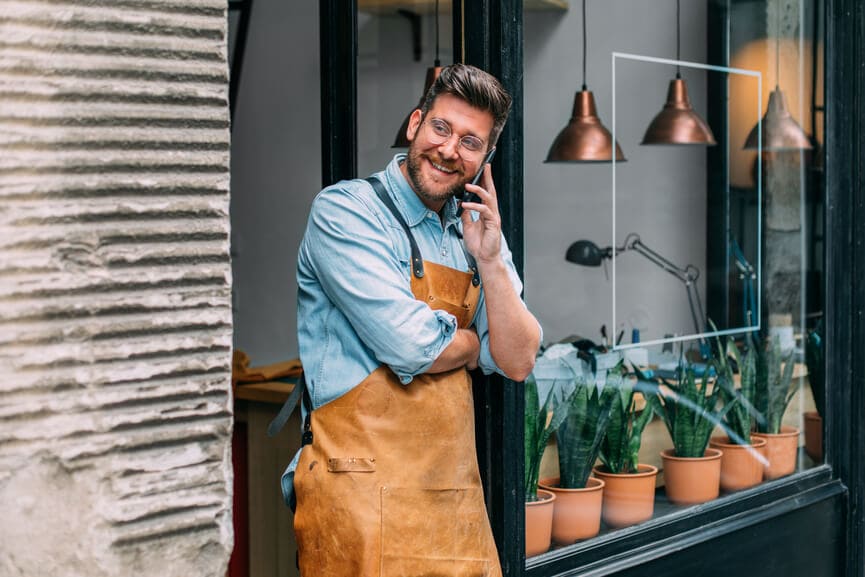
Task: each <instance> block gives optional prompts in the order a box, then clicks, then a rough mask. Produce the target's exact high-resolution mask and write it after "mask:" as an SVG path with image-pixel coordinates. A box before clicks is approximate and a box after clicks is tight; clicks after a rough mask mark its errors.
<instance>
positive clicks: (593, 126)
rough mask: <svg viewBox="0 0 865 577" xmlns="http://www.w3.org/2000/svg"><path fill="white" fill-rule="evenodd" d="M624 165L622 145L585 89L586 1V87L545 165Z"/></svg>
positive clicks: (584, 0) (584, 7)
mask: <svg viewBox="0 0 865 577" xmlns="http://www.w3.org/2000/svg"><path fill="white" fill-rule="evenodd" d="M613 146H615V149H616V162H624V161H625V155H624V154H622V149H621V147H619V143H618V142H616V143H615V144H614V143H613V136H612V134H610V131H609V130H607V128H606V127H605V126H604V125H603V123H602V122H601V119H600V118H598V110H597V107H596V106H595V96H594V95H593V94H592V93H591V91H589V90H588V89H587V87H586V0H583V87H582V90H580V91H579V92H577V94H576V96H575V97H574V109H573V112H572V114H571V119H570V121H569V122H568V124H567V126H565V127H564V128H563V129H562V131H561V132H559V134H558V136H556V139H555V140H554V141H553V145H552V146H551V147H550V151H549V153H548V154H547V159H546V161H545V162H612V160H613Z"/></svg>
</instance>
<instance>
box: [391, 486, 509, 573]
mask: <svg viewBox="0 0 865 577" xmlns="http://www.w3.org/2000/svg"><path fill="white" fill-rule="evenodd" d="M381 542H382V558H381V577H403V576H405V575H423V576H424V577H489V576H490V575H491V574H492V573H491V566H492V561H491V559H490V555H491V550H494V549H492V533H491V532H490V528H489V521H488V520H487V514H486V508H485V507H484V501H483V494H482V492H481V489H479V488H467V489H415V488H399V487H382V489H381Z"/></svg>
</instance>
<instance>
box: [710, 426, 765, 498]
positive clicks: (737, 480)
mask: <svg viewBox="0 0 865 577" xmlns="http://www.w3.org/2000/svg"><path fill="white" fill-rule="evenodd" d="M709 446H710V447H713V448H715V449H721V453H722V455H721V490H723V491H726V492H728V493H731V492H733V491H741V490H742V489H747V488H748V487H753V486H754V485H759V484H760V483H761V482H762V481H763V461H762V460H761V458H762V459H763V460H765V459H766V439H763V438H760V437H753V438H752V439H751V444H750V445H736V444H735V443H731V442H730V438H729V437H727V436H722V437H712V439H711V441H709Z"/></svg>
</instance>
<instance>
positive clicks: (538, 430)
mask: <svg viewBox="0 0 865 577" xmlns="http://www.w3.org/2000/svg"><path fill="white" fill-rule="evenodd" d="M524 390H525V401H526V405H525V410H524V421H525V440H524V444H525V459H526V471H525V497H526V502H532V501H537V500H538V475H539V474H540V469H541V458H542V457H543V456H544V449H545V448H546V446H547V441H548V440H549V438H550V435H551V434H552V433H553V431H554V430H556V428H557V427H558V426H559V424H560V423H561V422H562V421H563V420H564V418H565V416H567V410H568V406H567V404H566V403H564V402H557V401H556V398H555V395H554V391H553V390H551V391H550V392H549V394H548V395H547V399H546V400H545V401H544V404H543V406H540V399H539V398H538V384H537V381H535V378H534V376H532V375H529V378H528V379H526V382H525V385H524Z"/></svg>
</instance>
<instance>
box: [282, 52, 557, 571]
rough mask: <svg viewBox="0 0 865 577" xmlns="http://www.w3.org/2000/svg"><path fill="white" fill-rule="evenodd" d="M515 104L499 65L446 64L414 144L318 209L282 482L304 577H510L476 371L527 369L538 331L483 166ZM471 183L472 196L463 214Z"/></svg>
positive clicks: (301, 302)
mask: <svg viewBox="0 0 865 577" xmlns="http://www.w3.org/2000/svg"><path fill="white" fill-rule="evenodd" d="M510 101H511V99H510V97H509V96H508V94H507V93H506V92H505V90H504V89H503V88H502V86H501V84H500V83H499V82H498V81H497V80H496V79H495V78H493V77H492V76H490V75H489V74H487V73H485V72H483V71H481V70H479V69H477V68H474V67H471V66H466V65H462V64H455V65H453V66H448V67H446V68H444V69H443V70H442V73H441V75H440V76H439V78H438V79H437V80H436V82H435V83H434V84H433V86H432V87H431V88H430V91H429V93H428V94H427V96H426V99H425V101H424V104H423V106H422V108H420V109H418V110H415V111H414V112H413V113H412V115H411V119H410V122H409V125H408V129H407V137H408V140H409V141H410V142H411V146H410V147H409V151H408V155H403V154H398V155H396V156H395V157H394V159H393V160H392V161H391V163H390V164H389V165H388V166H387V168H385V170H383V171H382V172H379V173H376V174H374V175H373V176H372V177H370V178H369V179H366V180H352V181H343V182H340V183H337V184H335V185H333V186H331V187H328V188H326V189H324V190H323V191H321V193H320V194H319V195H318V196H317V197H316V199H315V201H314V203H313V206H312V210H311V213H310V217H309V222H308V225H307V230H306V234H305V236H304V239H303V242H302V243H301V247H300V252H299V256H298V270H297V280H298V342H299V346H300V357H301V360H302V362H303V366H304V372H305V376H306V383H307V385H306V386H307V393H308V394H306V395H305V402H304V415H305V419H304V421H305V423H304V427H305V429H306V430H307V431H308V432H307V433H306V434H305V439H304V443H305V445H304V447H303V448H302V449H301V451H300V452H299V454H298V455H297V456H296V457H295V459H294V461H292V464H291V465H290V466H289V470H288V472H287V473H286V478H287V479H288V482H287V483H284V485H283V486H284V487H288V488H289V490H290V489H292V488H293V489H294V491H295V495H296V503H297V508H296V513H295V532H296V535H297V542H298V549H299V562H300V569H301V574H302V575H304V576H311V575H333V576H337V575H339V576H355V575H357V576H361V575H363V576H371V575H431V574H434V575H472V576H491V577H492V576H499V575H501V569H500V567H499V562H498V556H497V553H496V549H495V544H494V542H493V538H492V533H491V531H490V526H489V522H488V520H487V514H486V510H485V507H484V500H483V492H482V489H481V485H480V476H479V473H478V464H477V458H476V452H475V438H474V413H473V403H472V397H471V394H472V392H471V391H472V389H471V379H470V377H469V374H468V371H467V370H468V369H475V368H480V369H481V370H482V371H483V372H484V373H486V374H490V373H493V372H497V373H500V374H503V375H505V376H507V377H510V378H511V379H513V380H517V381H522V380H524V379H525V378H526V377H527V376H528V375H529V373H530V372H531V370H532V368H533V366H534V359H535V355H536V353H537V350H538V347H539V344H540V341H541V331H540V327H539V325H538V323H537V321H536V320H535V318H534V316H533V315H532V314H531V313H530V312H529V311H528V310H527V309H526V306H525V304H524V303H523V301H522V299H521V298H520V293H521V291H522V283H521V282H520V280H519V278H518V276H517V274H516V270H515V269H514V265H513V262H512V260H511V253H510V250H509V249H508V247H507V244H506V243H505V240H504V238H503V235H502V231H501V218H500V215H499V210H498V203H497V199H496V189H495V186H494V184H493V180H492V173H491V171H490V168H489V166H485V165H484V159H485V157H486V156H487V154H488V153H489V151H490V150H492V149H493V148H494V146H495V143H496V140H497V139H498V136H499V134H500V133H501V130H502V127H503V126H504V124H505V121H506V120H507V115H508V110H509V108H510ZM481 170H483V171H484V172H483V174H482V178H481V180H480V181H479V186H475V185H472V184H469V183H470V182H471V180H472V178H473V177H474V176H475V175H476V174H477V173H478V172H479V171H481ZM465 190H468V191H469V192H472V193H474V194H476V195H477V197H478V198H479V202H464V203H462V207H463V208H464V209H465V210H463V211H460V206H459V205H460V202H459V200H460V198H461V197H462V194H463V192H464V191H465ZM295 471H296V474H295ZM292 475H294V477H292Z"/></svg>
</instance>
